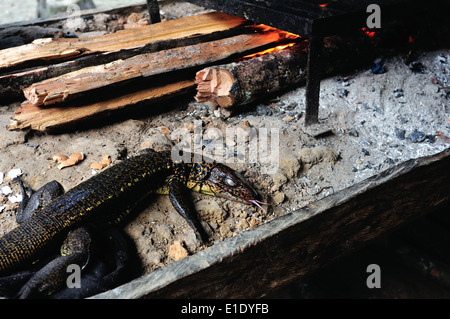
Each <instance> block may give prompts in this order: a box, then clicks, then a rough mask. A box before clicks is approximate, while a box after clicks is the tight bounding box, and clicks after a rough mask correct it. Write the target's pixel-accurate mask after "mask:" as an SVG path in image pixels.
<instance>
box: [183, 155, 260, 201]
mask: <svg viewBox="0 0 450 319" xmlns="http://www.w3.org/2000/svg"><path fill="white" fill-rule="evenodd" d="M187 186H188V188H190V189H192V190H193V191H196V192H200V193H203V194H208V195H212V196H219V197H223V198H227V199H231V200H236V201H241V202H246V203H250V204H255V205H256V206H258V207H260V208H261V206H260V204H265V203H263V202H261V201H260V195H259V194H258V193H257V192H256V191H255V189H254V188H253V187H251V186H250V184H249V183H248V182H247V181H246V180H245V179H244V177H242V176H241V175H240V174H239V173H238V172H236V171H234V170H233V169H231V168H230V167H228V166H226V165H224V164H220V163H205V162H203V163H197V164H194V165H193V166H192V170H191V173H190V175H189V178H188V183H187Z"/></svg>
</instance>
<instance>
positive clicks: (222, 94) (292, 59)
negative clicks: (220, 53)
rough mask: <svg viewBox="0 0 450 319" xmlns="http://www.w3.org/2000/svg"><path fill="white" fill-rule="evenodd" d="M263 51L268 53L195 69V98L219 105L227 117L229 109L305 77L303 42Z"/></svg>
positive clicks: (304, 47) (214, 106)
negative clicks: (196, 70) (199, 69)
mask: <svg viewBox="0 0 450 319" xmlns="http://www.w3.org/2000/svg"><path fill="white" fill-rule="evenodd" d="M266 53H271V54H263V55H262V56H259V57H256V58H251V56H249V58H251V59H249V60H246V61H242V62H237V63H230V64H225V65H220V66H214V67H208V68H206V69H203V70H201V71H199V72H197V75H196V83H197V95H196V96H195V99H196V100H197V101H198V102H208V104H210V105H212V107H213V108H217V107H220V108H221V113H222V115H223V116H225V117H228V116H230V115H231V112H232V110H233V108H237V107H238V106H240V105H246V104H249V103H251V102H253V101H255V100H256V99H257V98H260V97H261V96H267V95H268V94H271V93H273V92H277V91H280V90H282V89H284V88H286V87H288V86H291V85H293V84H296V83H299V82H300V81H303V80H305V72H304V68H305V67H306V46H305V45H304V44H302V43H300V44H296V45H292V46H279V47H277V48H274V49H271V50H270V51H269V52H266Z"/></svg>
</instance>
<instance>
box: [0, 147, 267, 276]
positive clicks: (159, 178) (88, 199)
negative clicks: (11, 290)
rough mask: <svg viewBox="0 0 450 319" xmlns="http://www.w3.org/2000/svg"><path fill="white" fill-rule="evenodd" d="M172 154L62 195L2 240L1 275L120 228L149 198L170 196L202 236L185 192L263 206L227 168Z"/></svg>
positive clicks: (136, 161) (119, 168) (147, 158)
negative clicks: (55, 248)
mask: <svg viewBox="0 0 450 319" xmlns="http://www.w3.org/2000/svg"><path fill="white" fill-rule="evenodd" d="M170 155H171V154H170V152H155V151H153V150H149V151H148V152H147V153H146V154H142V155H138V156H136V157H133V158H130V159H128V160H125V161H123V162H120V163H118V164H116V165H114V166H112V167H110V168H108V169H106V170H104V171H103V172H101V173H99V174H97V175H95V176H93V177H91V178H90V179H88V180H86V181H84V182H82V183H80V184H79V185H77V186H76V187H74V188H72V189H71V190H69V191H68V192H67V193H65V194H63V195H61V196H59V197H58V198H56V199H55V200H53V201H52V202H50V203H49V204H48V205H47V206H45V207H44V208H43V209H42V211H40V212H39V213H36V214H34V215H33V216H32V217H31V218H29V219H28V220H26V221H24V222H23V223H22V224H20V225H19V226H18V227H17V228H15V229H13V230H12V231H11V232H9V233H7V234H5V235H4V236H3V237H1V238H0V276H2V275H4V274H6V273H9V272H11V271H14V270H15V269H17V268H18V267H20V266H23V265H26V264H27V263H30V262H33V261H34V260H36V259H38V258H39V256H40V255H41V254H43V253H44V252H45V250H46V249H47V248H48V247H51V246H52V245H54V244H58V243H61V242H62V241H63V240H64V238H65V236H67V233H68V232H69V231H70V230H73V229H76V228H78V227H81V226H85V225H88V226H92V225H95V226H102V225H108V224H112V223H117V222H119V221H120V220H122V219H123V218H124V217H125V216H127V215H128V214H129V213H130V212H131V211H132V209H133V208H134V207H135V206H136V204H137V203H138V202H139V201H140V200H142V199H143V198H145V197H146V196H147V195H148V194H149V193H169V196H170V197H171V201H172V203H173V204H174V207H175V208H176V209H177V211H178V212H179V213H180V214H181V215H183V217H185V218H186V220H187V221H188V223H189V225H190V226H191V227H193V228H194V230H196V231H197V234H198V230H199V229H198V228H199V224H198V222H195V220H194V219H192V217H193V216H192V211H190V210H189V208H188V207H187V205H186V203H184V201H183V199H182V198H180V197H179V193H180V192H181V188H182V187H183V186H184V187H187V188H190V189H192V190H194V191H199V192H202V193H206V194H210V195H214V196H224V197H227V198H231V199H235V200H244V201H247V202H249V203H254V204H256V205H258V203H260V202H259V201H258V194H257V193H256V192H255V191H254V190H253V189H252V188H251V187H250V186H249V185H248V183H246V182H245V180H244V179H243V178H242V177H240V176H239V175H237V174H236V173H235V172H233V171H232V170H231V169H230V168H228V167H227V166H224V165H221V164H216V163H204V162H203V163H198V164H191V163H174V162H173V161H172V160H171V156H170Z"/></svg>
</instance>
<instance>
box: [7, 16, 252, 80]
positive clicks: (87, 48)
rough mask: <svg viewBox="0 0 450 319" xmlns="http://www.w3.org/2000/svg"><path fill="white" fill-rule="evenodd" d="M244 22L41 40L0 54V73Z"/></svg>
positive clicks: (203, 20)
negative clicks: (32, 64) (24, 66)
mask: <svg viewBox="0 0 450 319" xmlns="http://www.w3.org/2000/svg"><path fill="white" fill-rule="evenodd" d="M246 23H248V22H247V20H245V19H242V18H238V17H235V16H231V15H228V14H225V13H220V12H211V13H206V14H200V15H196V16H190V17H185V18H181V19H176V20H168V21H164V22H161V23H156V24H151V25H148V26H142V27H140V28H133V29H128V30H120V31H117V32H115V33H111V34H106V35H101V36H94V37H87V38H79V39H78V38H57V39H52V38H45V39H37V40H35V41H33V42H32V43H30V44H26V45H22V46H18V47H12V48H8V49H4V50H1V51H0V72H6V71H8V70H9V69H11V68H14V69H17V68H20V66H21V65H29V64H30V63H31V62H36V61H39V62H40V63H43V64H45V63H46V62H47V63H55V62H57V61H64V60H67V59H69V58H75V57H79V56H82V55H86V54H92V53H98V52H109V51H116V50H122V49H125V48H133V47H137V46H141V45H145V44H147V43H151V42H156V41H161V40H167V39H179V38H186V37H191V36H193V35H198V34H209V33H213V32H217V31H224V30H228V29H232V28H235V27H237V26H240V25H243V24H246Z"/></svg>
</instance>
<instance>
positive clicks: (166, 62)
mask: <svg viewBox="0 0 450 319" xmlns="http://www.w3.org/2000/svg"><path fill="white" fill-rule="evenodd" d="M283 39H284V34H282V33H279V32H276V31H275V32H266V33H251V34H242V35H238V36H234V37H230V38H225V39H220V40H217V41H213V42H205V43H199V44H196V45H192V46H188V47H181V48H174V49H170V50H163V51H158V52H154V53H149V54H141V55H137V56H134V57H131V58H128V59H125V60H117V61H113V62H111V63H108V64H104V65H97V66H92V67H87V68H83V69H81V70H78V71H74V72H70V73H67V74H64V75H62V76H59V77H55V78H51V79H48V80H44V81H42V82H38V83H35V84H33V85H31V86H30V87H28V88H26V89H24V91H23V92H24V95H25V97H26V98H27V99H28V100H29V101H30V102H31V103H32V104H34V105H50V104H54V103H61V102H64V101H66V100H67V99H70V98H75V97H79V96H81V95H85V94H87V93H88V92H93V91H95V90H97V89H100V88H105V87H107V86H111V85H117V84H120V83H124V82H126V81H130V80H133V79H137V78H148V77H151V76H156V75H160V74H163V73H168V72H172V71H177V70H184V69H192V68H198V67H202V66H205V65H207V64H210V63H213V62H217V61H221V60H224V59H226V58H229V57H231V56H234V55H236V54H240V53H244V52H248V51H250V50H254V49H257V48H262V47H264V46H266V45H269V44H274V43H278V42H279V41H281V40H283Z"/></svg>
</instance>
